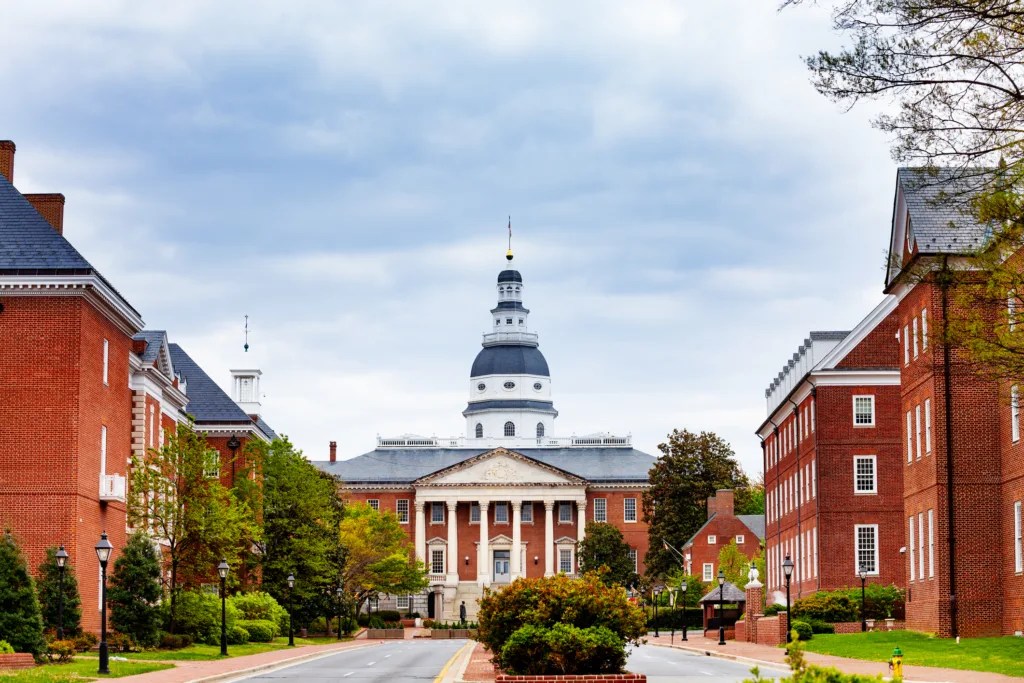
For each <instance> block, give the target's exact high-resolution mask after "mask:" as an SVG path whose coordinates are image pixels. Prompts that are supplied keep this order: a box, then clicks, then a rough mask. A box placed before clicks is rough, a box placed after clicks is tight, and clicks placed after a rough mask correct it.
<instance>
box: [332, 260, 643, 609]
mask: <svg viewBox="0 0 1024 683" xmlns="http://www.w3.org/2000/svg"><path fill="white" fill-rule="evenodd" d="M506 258H507V260H508V264H507V265H506V266H505V268H504V269H503V270H502V271H501V272H500V273H499V274H498V282H497V285H496V289H497V294H498V303H497V305H496V306H495V307H494V308H493V309H491V320H492V323H493V327H492V330H491V332H489V333H487V334H484V338H483V349H481V351H480V352H479V353H478V354H477V357H476V359H475V360H474V361H473V366H472V369H471V371H470V373H469V375H470V376H469V403H468V405H467V406H466V408H465V410H463V411H462V414H463V416H464V417H465V418H466V436H464V437H453V438H444V439H440V438H432V437H419V436H408V435H407V436H401V437H397V438H378V439H377V448H376V449H374V450H373V451H370V452H369V453H365V454H363V455H360V456H358V457H355V458H352V459H349V460H340V461H339V460H338V459H337V447H336V445H335V443H334V442H332V443H331V457H330V461H322V462H319V463H317V465H318V466H319V467H320V468H321V469H322V470H323V471H324V472H327V473H329V474H331V475H333V476H334V477H336V478H337V479H338V481H339V486H341V487H342V488H343V490H344V491H345V492H346V494H347V496H348V497H349V498H350V499H352V500H364V501H368V502H369V503H370V505H372V506H374V507H375V508H377V509H380V510H392V511H394V512H395V513H396V514H397V515H398V518H399V521H400V522H401V523H402V524H403V525H405V528H406V530H407V533H408V535H409V537H410V538H411V539H412V541H413V545H414V547H415V552H416V557H417V558H419V559H422V560H423V561H424V562H425V563H426V565H427V571H428V572H429V575H430V583H431V587H430V588H429V589H428V590H427V591H425V592H424V594H423V595H419V596H389V597H387V598H385V599H384V600H382V604H381V606H382V607H393V608H396V609H400V610H403V611H404V610H406V609H414V610H416V611H419V612H420V613H424V614H426V615H427V616H430V617H433V618H438V619H454V618H457V617H458V613H459V605H460V604H461V602H462V601H465V602H466V608H467V611H468V614H469V617H470V619H472V618H473V617H474V615H475V614H476V607H477V604H476V600H477V598H479V596H480V595H481V593H482V589H483V587H485V586H492V585H501V584H507V583H509V582H511V581H514V580H515V579H516V578H519V577H539V576H550V575H552V574H555V573H559V572H561V573H565V574H568V575H575V574H576V573H577V571H578V564H577V559H576V546H577V544H578V543H579V542H580V541H581V540H583V537H584V527H585V524H586V522H587V521H599V522H608V523H611V524H614V525H615V526H616V527H618V528H619V529H620V530H622V533H623V536H624V537H625V540H626V542H627V543H628V544H629V546H630V551H629V552H630V556H631V557H632V559H633V561H634V563H635V565H636V568H637V571H639V572H641V573H642V572H643V557H644V554H645V553H646V552H647V524H646V522H645V520H644V519H643V511H642V504H641V497H642V493H643V491H644V490H645V489H646V488H647V487H648V472H649V471H650V469H651V467H652V466H653V465H654V462H655V458H654V457H652V456H650V455H648V454H646V453H642V452H640V451H638V450H636V449H634V448H633V447H632V440H631V438H630V437H629V436H613V435H610V434H594V435H591V436H582V437H580V436H569V437H559V436H555V434H554V426H555V418H556V417H558V411H557V410H555V407H554V402H553V400H552V397H553V393H552V386H551V373H550V372H549V371H548V364H547V361H546V360H545V358H544V355H543V354H542V353H541V352H540V349H539V348H538V338H537V334H536V333H532V332H529V331H528V329H527V316H528V315H529V313H530V312H529V310H528V309H526V308H525V307H524V306H523V289H524V286H523V278H522V275H520V273H519V271H518V270H516V269H515V268H514V267H513V265H512V251H511V250H509V252H508V254H507V256H506ZM384 601H387V603H388V604H386V605H385V604H383V603H384Z"/></svg>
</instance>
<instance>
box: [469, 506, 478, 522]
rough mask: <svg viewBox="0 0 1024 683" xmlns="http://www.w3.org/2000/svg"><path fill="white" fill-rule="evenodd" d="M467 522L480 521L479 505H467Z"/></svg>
mask: <svg viewBox="0 0 1024 683" xmlns="http://www.w3.org/2000/svg"><path fill="white" fill-rule="evenodd" d="M469 521H471V522H479V521H480V503H470V504H469Z"/></svg>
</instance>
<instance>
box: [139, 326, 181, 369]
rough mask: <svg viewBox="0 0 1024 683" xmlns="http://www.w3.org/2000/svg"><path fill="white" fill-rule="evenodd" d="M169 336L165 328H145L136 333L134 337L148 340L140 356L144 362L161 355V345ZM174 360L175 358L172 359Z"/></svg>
mask: <svg viewBox="0 0 1024 683" xmlns="http://www.w3.org/2000/svg"><path fill="white" fill-rule="evenodd" d="M166 338H167V332H165V331H164V330H143V331H142V332H138V333H136V334H135V335H134V336H133V337H132V339H135V340H140V339H141V340H143V341H145V342H146V350H145V351H143V352H142V355H141V356H140V358H142V362H144V363H152V362H153V361H155V360H156V359H157V357H158V356H159V355H160V345H161V344H163V343H164V340H165V339H166ZM171 362H174V359H173V358H172V359H171Z"/></svg>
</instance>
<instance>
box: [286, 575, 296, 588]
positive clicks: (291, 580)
mask: <svg viewBox="0 0 1024 683" xmlns="http://www.w3.org/2000/svg"><path fill="white" fill-rule="evenodd" d="M285 581H287V582H288V587H289V588H295V575H294V574H289V575H288V578H287V579H285Z"/></svg>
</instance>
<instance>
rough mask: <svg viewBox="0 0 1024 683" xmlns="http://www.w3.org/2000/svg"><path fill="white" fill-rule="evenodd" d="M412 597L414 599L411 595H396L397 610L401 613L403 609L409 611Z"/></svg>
mask: <svg viewBox="0 0 1024 683" xmlns="http://www.w3.org/2000/svg"><path fill="white" fill-rule="evenodd" d="M411 597H412V596H411V595H408V594H403V595H396V596H395V607H396V608H397V609H398V610H399V611H401V610H403V609H404V610H408V609H409V599H410V598H411Z"/></svg>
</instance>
